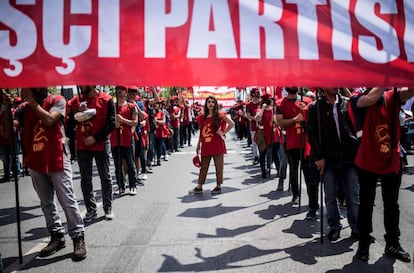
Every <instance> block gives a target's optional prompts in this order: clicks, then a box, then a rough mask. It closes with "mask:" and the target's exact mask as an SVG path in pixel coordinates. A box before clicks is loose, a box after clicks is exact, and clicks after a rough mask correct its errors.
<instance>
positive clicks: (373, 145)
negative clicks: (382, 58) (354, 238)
mask: <svg viewBox="0 0 414 273" xmlns="http://www.w3.org/2000/svg"><path fill="white" fill-rule="evenodd" d="M413 96H414V88H407V87H405V88H399V89H397V88H394V89H391V90H386V89H385V88H379V87H375V88H372V89H368V90H367V91H365V93H363V94H362V95H361V94H355V95H354V96H352V97H351V101H350V103H351V105H352V106H353V109H355V111H356V113H355V114H357V115H355V116H362V115H361V113H362V112H363V116H364V118H363V122H360V124H361V123H362V126H360V127H361V128H360V129H362V130H361V131H359V132H358V136H360V141H359V147H358V151H357V154H356V158H355V165H356V166H357V173H358V180H359V184H360V193H359V200H360V204H359V211H358V226H359V231H360V240H359V245H358V251H357V253H356V257H357V258H358V259H360V260H363V261H368V259H369V246H370V243H371V236H370V233H371V232H372V230H373V227H372V213H373V208H374V202H375V192H376V188H377V184H378V181H380V183H381V189H382V199H383V203H384V226H385V236H384V238H385V254H386V255H388V256H392V257H394V258H396V259H399V260H401V261H404V262H410V261H411V258H410V255H409V254H408V253H407V252H406V251H405V250H404V249H403V248H402V247H401V245H400V228H399V222H400V209H399V205H398V195H399V190H400V185H401V176H402V164H401V157H400V156H401V154H400V143H399V141H400V132H401V131H400V123H399V111H400V107H401V103H402V102H405V101H406V100H408V99H409V98H411V97H413Z"/></svg>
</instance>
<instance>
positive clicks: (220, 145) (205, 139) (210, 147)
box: [197, 113, 227, 156]
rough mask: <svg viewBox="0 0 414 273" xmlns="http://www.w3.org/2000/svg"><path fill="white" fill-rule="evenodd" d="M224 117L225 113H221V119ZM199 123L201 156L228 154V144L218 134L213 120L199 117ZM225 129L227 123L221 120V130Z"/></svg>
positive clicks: (202, 116)
mask: <svg viewBox="0 0 414 273" xmlns="http://www.w3.org/2000/svg"><path fill="white" fill-rule="evenodd" d="M224 115H225V114H224V113H221V114H220V117H224ZM197 123H198V125H199V128H200V140H201V156H210V155H219V154H226V153H227V150H226V144H225V142H224V140H223V138H222V137H221V136H220V135H219V134H217V130H215V129H214V128H213V118H212V117H205V116H204V115H199V116H198V117H197ZM225 128H226V122H225V121H223V120H221V123H220V130H224V129H225Z"/></svg>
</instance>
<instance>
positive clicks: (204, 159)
mask: <svg viewBox="0 0 414 273" xmlns="http://www.w3.org/2000/svg"><path fill="white" fill-rule="evenodd" d="M197 122H198V124H199V128H200V135H199V138H198V142H197V148H196V153H197V154H200V153H201V168H200V174H199V176H198V183H197V186H196V187H195V188H194V189H192V190H190V194H202V193H203V185H204V182H205V181H206V177H207V173H208V168H209V166H210V161H211V159H212V158H213V160H214V165H215V167H216V184H217V185H216V187H215V188H214V189H213V190H212V191H211V194H219V193H221V185H222V184H223V169H224V154H226V152H227V151H226V143H225V141H224V140H225V136H226V134H227V133H228V132H229V131H230V130H231V129H232V128H233V126H234V122H233V121H232V120H231V119H230V118H229V117H228V116H227V115H226V113H225V112H224V111H219V105H218V102H217V99H216V98H215V97H213V96H208V97H207V98H206V102H205V104H204V113H203V114H202V115H199V116H198V117H197Z"/></svg>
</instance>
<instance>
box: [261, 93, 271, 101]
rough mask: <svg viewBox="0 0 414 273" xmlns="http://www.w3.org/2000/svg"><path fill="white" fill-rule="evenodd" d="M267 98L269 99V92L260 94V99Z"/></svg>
mask: <svg viewBox="0 0 414 273" xmlns="http://www.w3.org/2000/svg"><path fill="white" fill-rule="evenodd" d="M268 99H270V94H269V93H264V94H263V95H262V100H268Z"/></svg>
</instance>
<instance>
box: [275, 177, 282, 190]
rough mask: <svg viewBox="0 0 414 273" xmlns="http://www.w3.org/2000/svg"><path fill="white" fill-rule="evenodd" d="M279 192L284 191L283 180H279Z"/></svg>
mask: <svg viewBox="0 0 414 273" xmlns="http://www.w3.org/2000/svg"><path fill="white" fill-rule="evenodd" d="M276 190H277V191H283V179H279V184H278V185H277V189H276Z"/></svg>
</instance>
